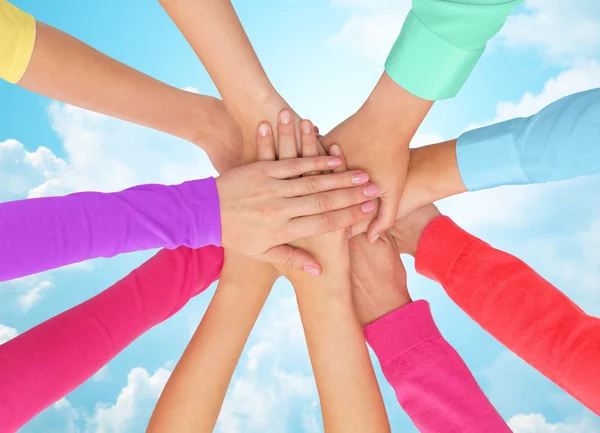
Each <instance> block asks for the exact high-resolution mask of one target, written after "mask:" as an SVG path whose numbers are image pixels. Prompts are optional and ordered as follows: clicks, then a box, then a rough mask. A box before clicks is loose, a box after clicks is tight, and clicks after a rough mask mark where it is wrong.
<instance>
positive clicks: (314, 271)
mask: <svg viewBox="0 0 600 433" xmlns="http://www.w3.org/2000/svg"><path fill="white" fill-rule="evenodd" d="M304 272H306V273H307V274H310V275H312V276H315V277H318V276H319V275H321V272H320V271H319V269H317V268H315V267H314V266H310V265H306V266H304Z"/></svg>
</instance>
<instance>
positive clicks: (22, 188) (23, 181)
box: [0, 102, 215, 201]
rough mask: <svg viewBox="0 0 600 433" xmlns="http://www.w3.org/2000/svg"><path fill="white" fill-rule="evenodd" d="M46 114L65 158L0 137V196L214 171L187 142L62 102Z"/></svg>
mask: <svg viewBox="0 0 600 433" xmlns="http://www.w3.org/2000/svg"><path fill="white" fill-rule="evenodd" d="M48 113H49V116H50V121H51V124H52V127H53V129H54V130H55V131H56V133H57V134H58V135H59V137H60V138H61V139H62V141H63V148H64V153H65V157H64V158H59V157H58V156H56V154H54V153H53V152H52V151H51V150H50V149H48V148H46V147H38V148H37V149H36V150H35V151H33V152H29V151H27V150H26V148H25V147H24V146H23V144H21V143H20V142H18V141H16V140H12V139H10V140H6V141H4V142H0V200H2V201H6V200H16V199H22V198H28V197H43V196H51V195H62V194H67V193H71V192H75V191H118V190H121V189H125V188H128V187H130V186H134V185H137V184H142V183H165V184H174V183H180V182H183V181H185V180H190V179H198V178H202V177H207V176H211V175H214V174H215V171H214V169H213V168H212V166H211V164H210V162H209V161H208V158H207V157H206V155H205V154H204V152H202V151H200V150H199V149H198V148H196V147H195V146H193V145H191V144H187V143H185V144H184V143H182V142H181V140H179V139H176V138H173V137H169V136H167V135H165V134H161V133H157V132H154V131H150V130H148V129H145V128H141V127H138V126H135V125H132V124H129V123H126V122H122V121H120V120H116V119H112V118H109V117H107V116H103V115H100V114H97V113H93V112H90V111H86V110H83V109H80V108H77V107H73V106H70V105H66V104H60V103H56V102H55V103H52V104H50V106H49V109H48Z"/></svg>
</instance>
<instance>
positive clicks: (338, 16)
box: [0, 0, 600, 433]
mask: <svg viewBox="0 0 600 433" xmlns="http://www.w3.org/2000/svg"><path fill="white" fill-rule="evenodd" d="M14 3H15V4H16V5H17V6H19V7H21V8H23V9H24V10H26V11H28V12H30V13H32V14H33V15H34V16H36V17H37V18H38V19H39V20H41V21H44V22H46V23H48V24H50V25H53V26H55V27H58V28H60V29H61V30H64V31H66V32H68V33H70V34H72V35H74V36H76V37H77V38H79V39H81V40H83V41H84V42H86V43H88V44H90V45H92V46H93V47H95V48H96V49H98V50H100V51H103V52H104V53H106V54H108V55H110V56H112V57H114V58H116V59H118V60H120V61H122V62H125V63H127V64H129V65H131V66H133V67H135V68H137V69H139V70H141V71H143V72H145V73H147V74H149V75H152V76H153V77H155V78H158V79H160V80H163V81H165V82H167V83H169V84H171V85H174V86H177V87H180V88H186V87H194V88H196V89H198V91H199V92H200V93H206V94H211V95H216V94H217V93H216V90H215V88H214V86H213V85H212V83H211V81H210V79H209V77H208V75H207V73H206V71H205V70H204V69H203V68H202V65H201V64H200V63H199V61H198V60H197V58H196V57H195V56H194V54H193V52H192V50H191V49H190V48H189V46H188V45H187V44H186V42H185V40H184V39H183V37H182V36H181V35H180V34H179V32H178V31H177V29H176V28H175V26H174V25H173V24H172V23H171V22H170V20H169V19H168V17H167V16H166V14H165V13H164V12H163V11H162V9H161V8H160V6H159V5H158V3H157V2H148V1H141V0H129V1H127V2H123V1H118V0H105V1H103V2H89V1H88V2H81V1H76V0H62V1H61V2H60V5H58V4H57V3H56V2H34V1H30V0H21V1H16V0H15V1H14ZM234 5H235V7H236V9H237V11H238V13H239V15H240V18H241V20H242V23H243V24H244V26H245V28H246V30H247V32H248V34H249V37H250V39H251V41H252V42H253V44H254V46H255V48H256V50H257V52H258V54H259V57H260V59H261V61H262V62H263V64H264V66H265V69H266V70H267V72H268V74H269V76H270V78H271V79H272V81H273V83H274V84H275V86H276V87H277V89H278V90H279V91H280V92H281V93H282V94H283V96H284V97H285V98H286V99H287V101H288V102H289V103H290V104H291V106H292V107H294V109H295V110H296V111H297V112H298V113H300V115H302V116H305V117H307V118H310V119H311V120H313V121H314V122H315V123H316V124H318V125H319V126H320V127H321V129H322V130H324V131H326V130H328V129H330V128H332V127H333V126H335V125H336V124H337V123H339V122H340V121H342V120H343V119H345V118H346V117H347V116H348V115H350V114H352V113H353V112H354V111H355V110H356V109H357V108H358V107H359V106H360V104H361V103H362V102H363V100H364V99H365V97H366V96H367V95H368V94H369V92H370V91H371V89H372V88H373V86H374V85H375V83H376V81H377V79H378V77H379V75H380V74H381V72H382V68H383V62H384V60H385V57H386V54H387V52H388V51H389V49H390V48H391V45H392V43H393V41H394V40H395V38H396V36H397V34H398V32H399V30H400V28H401V26H402V22H403V20H404V18H405V16H406V13H407V12H408V9H409V6H410V2H409V1H408V0H371V1H367V0H304V1H301V0H285V1H279V2H275V1H272V0H269V1H267V0H260V1H259V0H257V1H252V2H244V1H234ZM599 60H600V2H598V1H597V0H578V1H577V2H572V1H569V0H528V1H526V2H525V4H524V6H522V7H521V8H519V9H518V10H516V11H515V13H514V14H513V15H512V16H511V17H510V18H509V20H508V22H507V24H506V26H505V27H504V29H503V30H502V32H501V34H500V35H499V36H497V37H496V38H495V39H494V40H492V41H491V42H490V44H489V46H488V49H487V51H486V53H485V54H484V56H483V58H482V59H481V61H480V63H479V65H478V66H477V68H476V69H475V71H474V72H473V74H472V75H471V77H470V78H469V80H468V82H467V83H466V85H465V86H464V88H463V90H462V91H461V92H460V94H459V95H458V96H457V97H456V98H454V99H452V100H450V101H444V102H440V103H436V105H435V107H434V108H433V110H432V112H431V114H430V116H428V118H427V119H426V120H425V122H424V123H423V125H422V127H421V129H420V131H419V132H418V137H417V139H416V141H417V142H418V143H427V142H436V141H439V140H441V139H445V138H452V137H455V136H456V135H457V134H459V133H460V132H461V131H464V130H466V129H468V128H471V127H474V126H476V125H483V124H488V123H491V122H494V121H499V120H504V119H508V118H512V117H517V116H526V115H530V114H532V113H534V112H536V111H538V110H539V109H541V108H542V107H544V106H545V105H547V104H549V103H550V102H552V101H554V100H556V99H558V98H560V97H562V96H565V95H568V94H571V93H574V92H577V91H580V90H585V89H589V88H592V87H600V62H599ZM90 85H91V86H93V85H94V83H90ZM0 112H1V113H2V116H0V200H1V201H7V200H15V199H20V198H26V197H35V196H42V195H52V194H56V193H65V192H71V191H80V190H99V191H114V190H120V189H123V188H126V187H128V186H132V185H135V184H139V183H145V182H162V183H179V182H181V181H184V180H187V179H191V178H199V177H205V176H207V175H209V174H211V173H212V171H211V168H210V163H209V162H208V159H207V158H206V156H205V155H204V154H203V152H202V151H200V150H198V149H197V148H196V147H195V146H192V145H190V144H189V143H186V142H183V141H182V140H179V139H175V138H172V137H168V136H166V135H164V134H161V133H158V132H154V131H150V130H148V129H144V128H141V127H137V126H133V125H130V124H126V123H124V122H121V121H118V120H114V119H110V118H107V117H104V116H100V115H96V114H92V113H88V112H85V111H83V110H80V109H77V108H74V107H71V106H68V105H64V104H60V103H56V102H53V101H51V100H48V99H46V98H43V97H40V96H37V95H34V94H31V93H29V92H26V91H24V90H22V89H20V88H18V87H16V86H11V85H9V84H7V83H3V82H2V83H0ZM599 190H600V177H597V176H592V177H588V178H581V179H576V180H573V181H568V182H561V183H555V184H551V185H541V186H528V187H506V188H500V189H497V190H493V191H486V192H478V193H473V194H469V195H466V196H462V197H457V198H453V199H449V200H446V201H443V202H442V203H440V207H441V209H442V210H443V211H444V212H446V213H447V214H448V215H450V216H451V217H453V218H454V219H455V220H456V221H457V222H458V223H459V224H461V225H462V226H463V227H464V228H466V229H468V230H469V231H471V232H472V233H474V234H475V235H477V236H479V237H481V238H483V239H484V240H486V241H487V242H490V243H491V244H492V245H494V246H496V247H498V248H501V249H503V250H506V251H509V252H510V253H512V254H515V255H516V256H518V257H520V258H522V259H523V260H525V261H526V262H527V263H529V264H530V265H531V266H532V267H533V268H534V269H536V270H537V271H538V272H539V273H540V274H542V275H543V276H544V277H545V278H547V279H548V280H550V281H551V282H552V283H553V284H555V285H556V286H557V287H559V288H560V289H561V290H563V291H564V292H565V293H566V294H567V295H569V296H570V297H571V298H572V299H573V300H574V301H575V302H577V303H578V304H579V305H580V306H581V307H582V308H583V309H584V310H586V311H587V312H588V313H590V314H594V315H600V279H599V276H600V202H598V200H597V193H598V191H599ZM152 254H154V252H144V253H135V254H129V255H123V256H119V257H117V258H113V259H110V260H104V259H99V260H94V261H90V262H86V263H82V264H78V265H75V266H70V267H67V268H64V269H59V270H55V271H51V272H46V273H43V274H40V275H36V276H32V277H28V278H24V279H20V280H16V281H12V282H7V283H2V284H0V343H2V342H4V341H7V340H8V339H10V338H13V337H14V336H16V335H18V334H19V333H23V332H25V331H26V330H27V329H29V328H31V327H32V326H34V325H36V324H38V323H40V322H42V321H44V320H46V319H48V318H50V317H52V316H54V315H56V314H58V313H60V312H62V311H64V310H65V309H68V308H70V307H72V306H74V305H77V304H78V303H80V302H82V301H84V300H86V299H88V298H89V297H91V296H93V295H95V294H96V293H98V292H100V291H101V290H103V289H105V288H107V287H109V286H110V285H111V284H113V283H114V282H116V281H118V280H119V279H121V278H123V277H124V276H125V275H127V273H128V272H130V271H131V270H132V269H134V268H135V267H136V266H138V265H139V264H141V263H143V262H144V261H145V260H146V259H147V258H148V257H150V256H151V255H152ZM405 263H406V265H407V269H408V271H409V288H410V290H411V293H412V295H413V298H414V299H419V298H425V299H427V300H429V302H430V303H431V305H432V309H433V313H434V316H435V318H436V321H437V323H438V325H439V327H440V328H441V330H442V333H443V334H444V336H445V337H446V338H447V339H448V340H449V341H450V343H451V344H453V345H454V347H455V348H456V349H457V350H458V351H459V353H460V354H461V355H462V356H463V358H464V359H465V361H466V362H467V364H468V365H469V367H470V368H471V369H472V371H473V373H474V375H475V377H476V378H477V380H478V381H479V383H480V385H481V386H482V388H483V390H484V391H485V393H486V394H487V395H488V397H489V398H490V400H491V401H492V402H493V403H494V405H495V406H496V407H497V408H498V410H499V411H500V413H501V414H502V415H503V416H504V417H505V419H506V420H510V421H509V423H510V425H511V427H512V428H513V430H514V431H516V432H518V433H598V432H600V421H599V420H598V418H597V417H595V416H594V415H593V414H592V413H591V412H589V411H588V410H586V409H585V408H584V407H583V406H582V405H581V404H579V403H577V402H576V401H575V400H574V399H572V398H571V397H570V396H568V395H567V394H566V393H564V392H563V391H561V390H560V389H559V388H558V387H556V386H555V385H553V384H552V383H550V382H549V381H548V380H547V379H545V378H544V377H543V376H541V375H540V374H539V373H537V372H536V371H534V370H533V368H531V367H529V366H528V365H527V364H525V363H524V362H522V361H521V360H520V359H518V358H517V357H516V356H514V355H513V354H512V353H510V352H509V351H507V350H506V349H505V348H504V347H503V346H501V345H500V344H499V343H497V342H496V341H495V340H494V339H493V338H491V337H490V336H489V335H487V334H486V333H485V332H484V331H483V330H481V329H480V328H479V327H478V326H477V325H476V324H475V323H473V322H472V321H471V320H470V319H469V318H468V317H467V316H466V315H465V314H464V313H463V312H462V311H460V310H459V309H458V308H457V307H456V306H455V305H453V303H452V302H451V301H450V300H449V299H448V298H447V296H446V295H445V294H444V292H443V290H442V289H441V287H440V286H439V285H437V284H435V283H433V282H431V281H428V280H426V279H425V278H423V277H421V276H418V275H417V274H415V272H414V270H413V263H412V260H410V259H407V260H406V261H405ZM213 290H214V288H212V289H211V290H208V291H207V292H205V293H204V294H202V295H201V296H199V297H197V298H196V299H193V300H192V301H191V302H190V303H189V304H188V305H187V306H186V307H185V308H184V309H183V310H182V311H181V312H180V313H179V314H177V315H176V316H175V317H173V318H171V319H169V320H168V321H167V322H166V323H164V324H162V325H160V326H158V327H156V328H155V329H152V330H151V331H150V332H148V333H147V334H145V335H144V336H142V337H141V338H140V339H138V340H137V341H136V342H135V343H133V344H132V345H131V346H130V347H129V348H127V349H126V350H125V351H123V352H122V353H121V354H120V355H119V356H118V357H116V358H115V359H114V360H113V361H111V362H110V363H109V364H108V366H106V367H105V368H103V369H102V370H100V371H99V372H98V373H97V374H96V375H95V376H94V377H93V378H92V379H91V380H89V381H88V382H86V383H85V384H84V385H82V386H81V387H80V388H78V389H77V390H75V391H74V392H72V393H71V394H69V395H68V396H66V398H64V399H62V400H61V401H59V402H58V403H57V404H55V405H53V406H52V407H50V408H49V409H47V410H46V411H45V412H43V413H42V414H40V415H39V416H38V417H37V418H35V419H34V420H32V421H31V422H30V423H29V424H28V425H27V426H26V427H24V428H23V429H22V432H24V433H54V432H56V433H59V432H60V433H75V432H81V433H120V432H127V433H136V432H142V431H144V429H145V426H146V425H147V421H148V418H149V416H150V413H151V411H152V409H153V407H154V404H155V402H156V399H157V397H158V394H159V393H160V390H161V389H162V387H163V386H164V383H165V382H166V380H167V378H168V376H169V373H170V371H171V370H172V369H173V367H174V365H175V363H176V362H177V360H178V358H179V356H180V355H181V353H182V352H183V350H184V349H185V346H186V344H187V342H188V341H189V339H190V337H191V335H192V333H193V331H194V329H195V328H196V326H197V325H198V323H199V321H200V319H201V318H202V315H203V313H204V311H205V309H206V307H207V305H208V303H209V302H210V298H211V296H212V293H213ZM376 368H377V373H378V377H379V379H380V382H381V387H382V391H383V393H384V398H385V402H386V406H387V409H388V413H389V416H390V421H391V424H392V430H393V432H394V433H399V432H416V429H415V427H414V426H413V425H412V423H411V422H410V420H409V419H408V418H407V417H406V415H405V414H404V413H403V411H402V410H401V409H400V408H399V406H398V403H397V401H396V398H395V395H394V393H393V391H392V389H391V388H390V387H389V386H388V385H387V384H386V383H385V381H384V380H383V377H382V376H381V374H380V371H379V369H378V367H377V366H376ZM215 431H216V432H218V433H238V432H247V433H253V432H290V433H296V432H309V433H312V432H315V431H322V422H321V418H320V412H319V405H318V397H317V393H316V388H315V384H314V380H313V378H312V374H311V369H310V364H309V360H308V355H307V351H306V344H305V342H304V338H303V334H302V328H301V326H300V320H299V316H298V312H297V307H296V303H295V299H294V296H293V290H292V288H291V287H290V285H289V284H288V283H287V281H284V280H280V281H278V283H277V285H276V287H275V288H274V290H273V293H272V295H271V297H270V299H269V301H268V303H267V305H266V306H265V308H264V310H263V314H262V315H261V317H260V319H259V321H258V322H257V325H256V327H255V329H254V331H253V333H252V335H251V337H250V339H249V341H248V344H247V346H246V350H245V351H244V354H243V356H242V358H241V359H240V363H239V365H238V369H237V370H236V373H235V376H234V379H233V381H232V383H231V386H230V389H229V392H228V395H227V398H226V401H225V403H224V406H223V410H222V413H221V416H220V419H219V423H218V425H217V428H216V430H215Z"/></svg>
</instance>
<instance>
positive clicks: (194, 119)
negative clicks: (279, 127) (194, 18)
mask: <svg viewBox="0 0 600 433" xmlns="http://www.w3.org/2000/svg"><path fill="white" fill-rule="evenodd" d="M0 78H4V79H6V80H7V81H10V82H13V83H18V85H19V86H21V87H23V88H25V89H28V90H31V91H33V92H36V93H39V94H42V95H44V96H47V97H49V98H52V99H56V100H59V101H63V102H66V103H69V104H71V105H75V106H78V107H82V108H85V109H88V110H92V111H96V112H99V113H102V114H106V115H109V116H113V117H118V118H120V119H123V120H127V121H129V122H133V123H137V124H139V125H143V126H147V127H149V128H153V129H157V130H159V131H163V132H166V133H168V134H171V135H175V136H177V137H180V138H183V139H185V140H188V141H191V142H193V143H195V144H196V145H198V146H199V147H201V148H202V149H204V150H205V151H206V152H207V153H208V156H209V157H210V158H211V161H212V162H213V164H214V165H215V167H216V168H217V169H218V170H219V171H221V170H226V169H228V168H233V167H236V166H238V165H239V164H240V153H239V143H240V136H239V130H238V127H237V125H236V123H235V121H233V119H232V118H231V116H230V115H229V114H228V113H227V111H226V110H225V107H224V106H223V104H222V103H221V101H219V100H218V99H215V98H212V97H208V96H204V95H198V94H194V93H190V92H186V91H184V90H181V89H177V88H175V87H171V86H169V85H167V84H165V83H162V82H161V81H158V80H155V79H154V78H151V77H149V76H147V75H145V74H143V73H141V72H139V71H137V70H135V69H133V68H130V67H128V66H126V65H124V64H122V63H120V62H118V61H116V60H114V59H112V58H110V57H108V56H106V55H104V54H102V53H100V52H98V51H96V50H94V49H93V48H91V47H90V46H88V45H86V44H84V43H83V42H81V41H79V40H78V39H75V38H73V37H72V36H69V35H67V34H65V33H63V32H61V31H60V30H58V29H55V28H53V27H50V26H48V25H46V24H44V23H41V22H37V23H36V21H35V19H34V18H33V17H32V16H30V15H28V14H26V13H24V12H22V11H20V10H19V9H17V8H16V7H14V6H13V5H11V4H10V3H8V2H7V1H6V0H0ZM90 83H93V85H90Z"/></svg>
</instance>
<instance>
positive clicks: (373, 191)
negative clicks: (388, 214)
mask: <svg viewBox="0 0 600 433" xmlns="http://www.w3.org/2000/svg"><path fill="white" fill-rule="evenodd" d="M378 191H379V188H377V185H373V184H371V185H367V186H365V187H364V188H363V194H364V195H365V197H374V196H376V195H377V192H378Z"/></svg>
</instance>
